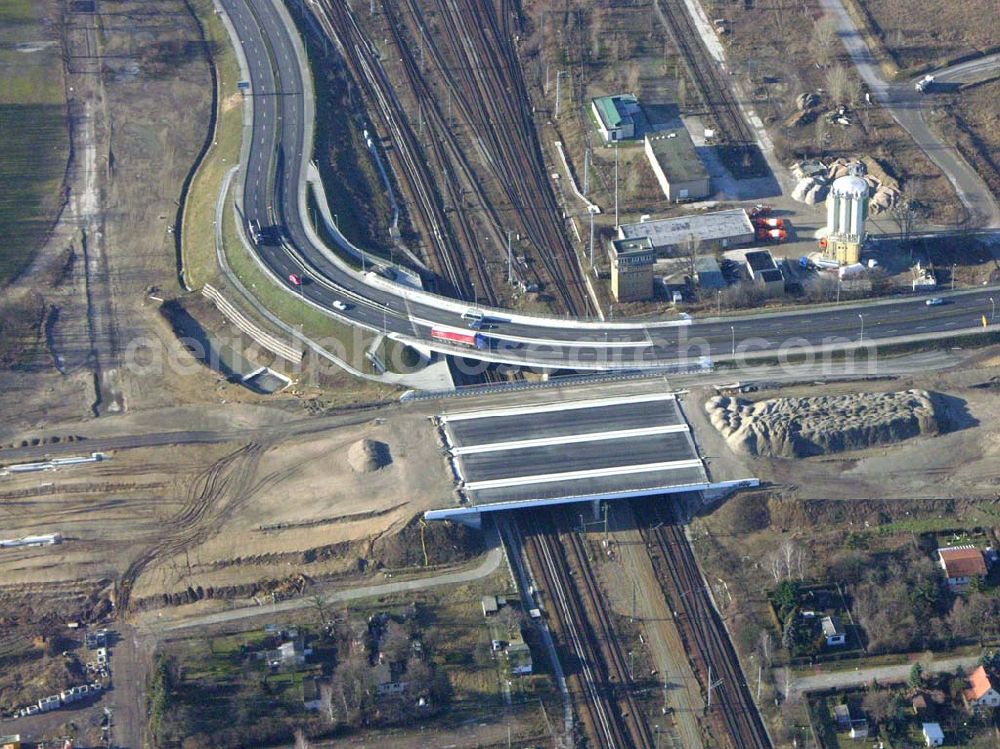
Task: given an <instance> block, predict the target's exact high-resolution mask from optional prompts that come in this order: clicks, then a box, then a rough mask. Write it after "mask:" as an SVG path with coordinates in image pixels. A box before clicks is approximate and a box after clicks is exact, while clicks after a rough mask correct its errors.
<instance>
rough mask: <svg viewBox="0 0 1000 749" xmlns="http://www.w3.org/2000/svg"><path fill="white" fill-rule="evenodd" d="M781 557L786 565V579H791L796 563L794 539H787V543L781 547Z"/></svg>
mask: <svg viewBox="0 0 1000 749" xmlns="http://www.w3.org/2000/svg"><path fill="white" fill-rule="evenodd" d="M780 555H781V559H782V560H783V561H784V565H785V577H787V578H791V577H792V572H793V568H792V565H793V564H794V561H795V543H794V542H793V541H792V539H790V538H789V539H786V540H785V543H783V544H782V545H781V552H780Z"/></svg>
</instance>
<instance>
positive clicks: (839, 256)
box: [823, 163, 868, 265]
mask: <svg viewBox="0 0 1000 749" xmlns="http://www.w3.org/2000/svg"><path fill="white" fill-rule="evenodd" d="M867 218H868V183H867V182H865V167H864V164H861V163H855V164H851V166H850V167H849V169H848V173H847V174H845V175H844V176H843V177H841V178H840V179H837V180H834V183H833V185H832V186H831V188H830V194H829V195H828V196H827V198H826V244H825V246H824V247H823V250H824V252H823V254H824V255H826V256H827V257H828V258H830V259H832V260H836V261H837V262H838V263H841V264H842V265H851V264H853V263H857V262H859V261H860V260H861V247H862V245H864V243H865V219H867Z"/></svg>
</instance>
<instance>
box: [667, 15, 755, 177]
mask: <svg viewBox="0 0 1000 749" xmlns="http://www.w3.org/2000/svg"><path fill="white" fill-rule="evenodd" d="M653 7H654V8H655V10H656V13H657V15H658V16H659V18H660V21H661V22H662V23H663V25H664V26H665V27H666V29H667V32H668V33H669V34H670V36H671V37H672V38H673V40H674V43H675V44H676V45H677V50H678V51H679V52H680V55H681V58H682V59H683V60H684V67H685V69H686V70H687V72H688V75H689V76H690V77H691V80H692V81H693V82H694V85H695V87H696V88H697V89H698V94H699V95H700V96H701V99H702V101H703V102H704V103H705V106H706V107H708V108H709V110H710V111H711V113H712V116H713V118H714V119H715V122H716V124H717V126H718V129H719V131H720V132H721V134H722V137H723V140H724V142H725V143H726V144H727V145H728V146H729V147H730V148H731V149H732V150H733V151H734V153H733V154H732V156H733V157H735V158H736V159H737V161H736V162H735V163H736V164H738V165H740V166H741V167H743V169H744V172H743V173H741V174H740V175H738V176H757V174H758V173H759V172H762V171H766V169H767V164H766V162H765V161H764V158H763V155H762V154H761V152H760V149H759V148H758V146H757V139H756V136H755V135H754V132H753V130H752V128H751V127H750V125H749V123H748V122H747V120H746V117H744V115H743V110H741V109H740V105H739V102H737V100H736V96H735V94H734V93H733V89H732V87H731V86H730V85H729V81H728V79H727V77H726V76H724V75H723V73H722V71H721V70H720V69H719V66H718V65H717V64H716V62H715V60H713V59H712V57H711V55H709V53H708V50H707V49H705V45H704V44H703V43H702V42H701V36H700V34H699V32H698V29H697V27H696V26H695V24H694V20H693V19H692V18H691V15H690V13H689V12H688V10H687V8H686V7H685V6H684V0H653ZM730 160H732V159H730Z"/></svg>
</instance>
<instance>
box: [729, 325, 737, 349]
mask: <svg viewBox="0 0 1000 749" xmlns="http://www.w3.org/2000/svg"><path fill="white" fill-rule="evenodd" d="M729 332H730V333H732V334H733V356H736V326H735V325H730V326H729Z"/></svg>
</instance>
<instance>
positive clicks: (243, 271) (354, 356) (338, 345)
mask: <svg viewBox="0 0 1000 749" xmlns="http://www.w3.org/2000/svg"><path fill="white" fill-rule="evenodd" d="M222 243H223V246H224V247H225V252H226V260H227V262H228V263H229V267H230V268H231V269H232V271H233V273H235V274H236V277H237V278H239V279H240V281H241V282H242V283H243V285H244V286H246V288H247V289H248V290H249V291H250V292H251V293H252V294H253V295H254V296H255V297H256V298H257V299H258V300H259V301H260V302H261V303H262V304H263V305H264V306H265V307H266V308H267V309H268V310H269V311H270V312H271V313H272V314H274V315H276V316H277V317H278V318H279V319H281V320H282V321H283V322H285V323H286V324H288V325H291V326H293V327H296V328H299V329H301V330H302V331H303V333H304V334H305V335H307V336H308V337H309V338H311V339H313V340H314V341H316V342H317V343H319V344H320V345H322V346H323V347H324V348H325V349H326V350H327V351H330V352H331V353H333V354H336V355H338V356H340V358H342V359H344V360H345V361H347V362H348V363H349V364H351V365H352V366H354V367H355V368H357V369H360V370H362V371H365V372H369V371H371V366H370V365H369V364H368V362H367V360H366V359H365V357H364V351H365V349H366V348H367V346H368V345H369V344H370V343H371V342H372V341H373V340H374V339H375V334H374V333H371V332H369V331H366V330H362V329H361V328H357V327H354V326H353V325H347V324H346V323H342V322H340V321H339V320H336V319H335V318H333V317H330V316H329V315H326V314H324V313H322V312H320V311H319V310H318V309H316V308H315V307H312V306H309V305H308V304H304V303H303V302H302V301H300V300H299V299H297V298H296V297H295V296H294V295H293V294H289V293H288V292H287V291H285V289H283V288H281V287H279V286H278V285H277V284H276V283H275V282H274V281H273V280H272V279H271V277H270V276H269V275H267V274H266V273H265V272H264V270H263V269H262V268H261V267H260V265H259V264H258V263H257V261H256V260H254V258H253V257H251V256H250V253H249V252H248V251H247V249H246V246H245V245H244V244H243V242H242V240H241V239H240V236H239V230H238V228H237V226H236V216H235V214H234V212H233V210H232V192H231V193H230V196H229V197H227V199H226V209H225V211H224V212H223V219H222ZM229 297H230V298H231V299H233V300H237V299H238V296H237V294H235V293H233V294H230V295H229ZM239 306H240V308H241V309H243V310H244V311H246V307H247V305H245V304H242V303H241V304H240V305H239ZM254 317H256V315H254ZM265 327H267V328H269V329H270V328H273V326H272V325H270V324H267V325H266V326H265Z"/></svg>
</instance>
